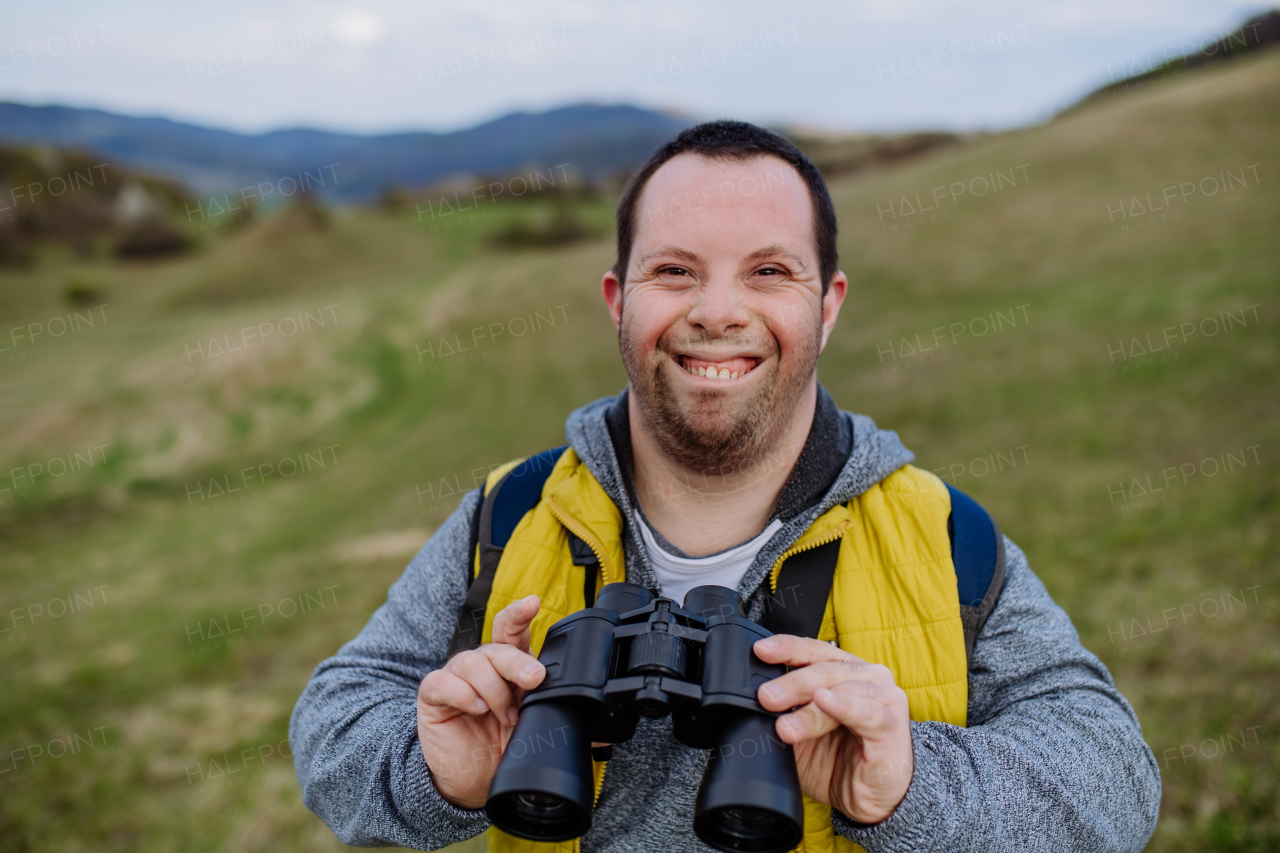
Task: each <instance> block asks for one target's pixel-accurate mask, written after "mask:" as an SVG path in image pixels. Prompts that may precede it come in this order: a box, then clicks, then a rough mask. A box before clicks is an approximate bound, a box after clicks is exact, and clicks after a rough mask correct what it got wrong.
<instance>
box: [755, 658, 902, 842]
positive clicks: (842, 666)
mask: <svg viewBox="0 0 1280 853" xmlns="http://www.w3.org/2000/svg"><path fill="white" fill-rule="evenodd" d="M755 653H756V655H757V656H758V657H759V658H760V660H762V661H764V662H766V663H784V664H787V665H788V666H791V667H796V668H795V669H793V670H792V671H791V672H788V673H787V674H786V675H783V676H780V677H778V678H775V679H773V680H772V681H770V682H768V683H766V684H763V685H761V687H760V690H759V692H758V693H757V698H758V699H759V700H760V704H761V705H763V706H764V707H765V708H766V709H768V710H770V711H787V710H788V709H790V708H795V709H796V710H794V711H792V712H790V713H785V714H783V715H782V716H780V717H778V721H777V732H778V737H780V738H781V739H782V740H783V741H784V742H786V743H789V744H792V745H793V746H794V747H795V751H796V769H797V770H798V771H799V774H800V788H801V790H803V791H804V792H805V794H807V795H808V796H809V798H810V799H813V800H817V801H818V802H820V803H825V804H826V805H829V806H831V807H832V808H835V809H839V810H840V811H841V812H842V813H843V814H845V815H846V816H847V817H849V818H851V819H853V820H855V821H857V822H859V823H879V822H880V821H882V820H884V819H885V818H887V817H888V816H889V815H891V814H893V810H894V809H896V808H897V807H898V803H900V802H902V798H903V797H904V796H906V793H907V788H908V787H909V786H910V784H911V774H912V772H913V771H914V768H915V763H914V759H913V756H912V751H911V718H910V714H909V710H910V709H909V708H908V705H907V694H906V693H905V692H904V691H903V690H902V688H901V687H898V685H897V684H895V683H894V681H893V673H892V672H890V671H889V668H888V667H885V666H881V665H880V664H872V663H867V662H866V661H864V660H863V659H862V658H860V657H858V656H856V655H852V654H849V653H848V652H846V651H842V650H840V649H839V648H837V647H836V646H833V645H831V644H830V643H824V642H822V641H821V640H813V639H808V638H805V637H793V636H790V635H787V634H778V635H776V636H773V637H769V638H766V639H764V640H759V641H757V642H756V644H755ZM797 706H799V707H797Z"/></svg>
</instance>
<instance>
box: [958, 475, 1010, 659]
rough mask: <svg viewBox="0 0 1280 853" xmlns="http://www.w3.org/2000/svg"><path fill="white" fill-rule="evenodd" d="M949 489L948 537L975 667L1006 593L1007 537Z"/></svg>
mask: <svg viewBox="0 0 1280 853" xmlns="http://www.w3.org/2000/svg"><path fill="white" fill-rule="evenodd" d="M945 485H946V487H947V491H948V492H950V493H951V515H950V516H948V517H947V535H948V537H950V539H951V562H952V564H953V565H954V566H955V570H956V589H957V591H958V593H959V597H960V621H961V623H962V624H963V625H964V653H965V657H966V659H967V660H968V661H969V663H970V664H972V663H973V644H974V642H975V641H976V640H977V639H978V633H979V632H980V631H981V630H982V626H983V625H985V624H986V622H987V617H988V616H990V615H991V611H992V610H994V609H995V606H996V601H997V599H999V598H1000V592H1001V591H1002V590H1003V589H1004V577H1005V554H1004V536H1003V535H1002V534H1001V533H1000V527H999V525H997V524H996V522H995V519H993V518H992V517H991V516H990V515H989V514H988V513H987V511H986V510H985V509H983V508H982V507H981V506H980V505H979V504H978V502H977V501H975V500H974V499H973V498H971V497H969V496H968V495H966V494H965V493H964V492H962V491H960V490H959V489H957V488H955V487H953V486H952V485H951V484H950V483H946V484H945Z"/></svg>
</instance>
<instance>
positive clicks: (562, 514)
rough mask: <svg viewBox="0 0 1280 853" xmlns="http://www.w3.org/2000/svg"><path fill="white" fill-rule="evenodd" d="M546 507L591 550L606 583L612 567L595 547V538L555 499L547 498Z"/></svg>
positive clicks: (602, 553)
mask: <svg viewBox="0 0 1280 853" xmlns="http://www.w3.org/2000/svg"><path fill="white" fill-rule="evenodd" d="M547 507H548V508H549V509H550V510H551V514H552V515H554V516H555V517H556V521H558V522H560V523H561V524H563V525H564V526H565V527H567V528H569V530H571V531H572V532H573V535H574V536H577V537H578V538H579V539H581V540H582V541H583V542H585V543H587V547H588V548H590V549H591V553H593V554H595V555H596V562H598V563H599V564H600V570H601V572H602V574H603V575H604V582H605V583H608V582H609V577H610V575H611V574H612V572H611V571H610V569H612V566H611V565H610V564H609V563H608V561H606V560H605V558H604V552H603V551H602V550H601V549H600V548H599V547H598V546H597V545H596V538H595V537H594V536H592V535H591V533H590V531H588V530H587V528H586V526H584V525H583V524H581V523H579V521H578V520H577V519H576V518H574V517H573V516H571V515H569V513H568V511H567V510H565V509H563V508H562V507H561V506H560V504H559V502H557V501H556V499H555V498H553V497H548V498H547Z"/></svg>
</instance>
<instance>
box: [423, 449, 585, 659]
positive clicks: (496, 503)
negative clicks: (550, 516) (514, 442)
mask: <svg viewBox="0 0 1280 853" xmlns="http://www.w3.org/2000/svg"><path fill="white" fill-rule="evenodd" d="M568 446H569V445H567V444H562V445H560V446H559V447H553V448H551V449H550V450H544V451H542V452H541V453H538V454H536V455H534V456H530V457H529V458H528V459H525V460H524V461H523V462H521V463H520V464H518V465H516V466H515V467H514V468H512V469H511V470H510V471H508V472H507V473H506V474H505V475H504V476H503V477H502V479H501V480H499V481H498V482H497V483H496V484H495V485H494V487H493V488H492V489H490V490H489V492H488V494H486V495H485V496H484V499H483V500H482V501H481V502H480V505H479V506H478V507H477V512H476V516H475V519H474V521H473V524H472V545H473V549H472V551H470V552H469V553H471V554H478V556H479V561H480V571H479V572H477V573H476V576H475V578H474V579H472V578H471V577H470V575H471V566H470V561H468V566H467V575H468V584H469V586H468V588H467V598H466V600H465V601H464V602H463V603H462V610H461V612H460V613H459V614H458V622H457V625H456V626H455V627H454V630H453V638H452V639H451V640H450V641H449V651H448V654H449V656H450V657H452V656H453V655H455V654H457V653H458V652H460V651H464V650H466V649H474V648H476V647H477V646H479V645H480V638H481V637H482V636H483V634H484V613H485V610H486V609H487V608H488V606H489V596H490V594H491V593H492V592H493V578H494V576H495V575H496V574H497V573H498V563H499V561H501V559H502V549H503V548H505V547H506V545H507V542H509V541H510V540H511V534H512V533H514V532H515V529H516V525H517V524H519V523H520V519H522V518H524V517H525V514H526V513H528V512H529V510H531V509H533V508H534V507H535V506H537V505H538V502H539V501H540V500H542V487H543V485H545V484H546V482H547V477H549V476H550V475H551V469H552V468H554V467H555V466H556V463H557V462H559V461H560V457H561V456H562V455H563V454H564V451H565V448H567V447H568Z"/></svg>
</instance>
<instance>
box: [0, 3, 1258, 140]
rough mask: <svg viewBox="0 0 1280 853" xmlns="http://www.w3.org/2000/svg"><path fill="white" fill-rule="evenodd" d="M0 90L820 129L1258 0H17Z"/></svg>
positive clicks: (1064, 83) (974, 117) (1142, 51)
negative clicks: (661, 112) (589, 110)
mask: <svg viewBox="0 0 1280 853" xmlns="http://www.w3.org/2000/svg"><path fill="white" fill-rule="evenodd" d="M0 8H3V12H0V100H13V101H19V102H23V103H31V104H47V103H58V104H69V105H73V106H91V107H99V108H102V109H107V110H111V111H114V112H121V113H126V114H131V115H163V116H167V117H170V118H173V119H177V120H182V121H189V122H196V123H200V124H205V125H211V126H216V127H223V128H227V129H233V130H239V131H244V132H259V131H264V130H274V129H279V128H284V127H297V126H309V127H318V128H324V129H330V130H344V131H353V132H360V133H378V132H386V131H395V130H416V129H426V130H454V129H457V128H461V127H468V126H472V125H475V124H478V123H480V122H483V121H486V120H488V119H491V118H495V117H497V116H499V115H502V114H505V113H507V112H510V111H513V110H530V111H537V110H542V109H547V108H551V107H555V106H560V105H563V104H567V103H574V102H581V101H596V102H603V103H634V104H637V105H641V106H648V107H655V108H664V109H672V110H677V111H679V112H681V113H684V114H687V115H689V116H691V117H693V118H699V119H701V118H716V117H732V118H740V119H745V120H749V121H755V122H759V123H771V124H801V125H807V126H814V127H823V128H830V129H833V130H849V131H860V130H901V129H911V128H946V129H960V130H967V129H977V128H1003V127H1009V126H1013V125H1020V124H1026V123H1029V122H1034V121H1038V120H1041V119H1044V118H1047V117H1048V116H1049V115H1051V114H1052V113H1053V112H1054V111H1056V110H1057V109H1059V108H1061V107H1062V106H1065V105H1066V104H1067V103H1069V102H1070V101H1072V100H1074V99H1075V98H1077V97H1079V96H1080V95H1082V94H1084V93H1085V92H1087V91H1088V90H1090V89H1092V88H1094V87H1096V86H1098V85H1101V84H1104V83H1106V82H1108V80H1110V79H1114V78H1118V77H1120V76H1123V75H1124V74H1127V73H1131V72H1133V71H1135V70H1141V69H1142V68H1143V67H1145V66H1146V64H1147V63H1148V62H1151V61H1159V60H1160V59H1161V58H1163V57H1164V56H1165V55H1166V54H1169V55H1176V53H1178V52H1179V51H1180V45H1184V46H1190V45H1191V44H1192V42H1193V41H1198V40H1199V39H1201V38H1204V37H1215V36H1221V35H1222V34H1224V33H1225V32H1227V31H1229V30H1231V29H1234V28H1235V27H1237V26H1238V25H1239V24H1240V23H1241V22H1242V21H1243V20H1244V19H1245V18H1246V17H1248V16H1249V15H1251V14H1254V13H1256V12H1258V11H1260V10H1262V9H1263V8H1265V6H1262V5H1258V4H1247V3H1237V2H1230V1H1229V0H1226V1H1225V2H1206V1H1205V0H1201V1H1200V2H1195V0H1055V2H1043V0H1039V2H1029V1H1028V2H1010V1H1009V0H970V1H969V2H959V3H955V2H953V3H944V2H937V0H862V2H856V0H843V1H841V0H802V2H791V0H788V2H785V3H783V2H773V3H764V2H751V0H745V2H744V0H708V2H696V1H695V2H682V3H664V2H655V3H619V2H607V0H567V2H546V3H536V2H516V0H512V1H511V2H450V3H435V2H423V0H412V2H407V1H406V2H401V0H385V2H355V3H348V2H335V3H330V2H289V1H288V0H286V2H274V3H273V2H240V0H218V2H213V3H184V2H163V3H161V2H131V0H113V2H111V3H101V2H99V3H90V2H57V0H53V2H44V0H42V2H38V3H37V2H22V3H19V2H14V0H6V2H5V3H4V5H3V7H0Z"/></svg>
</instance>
